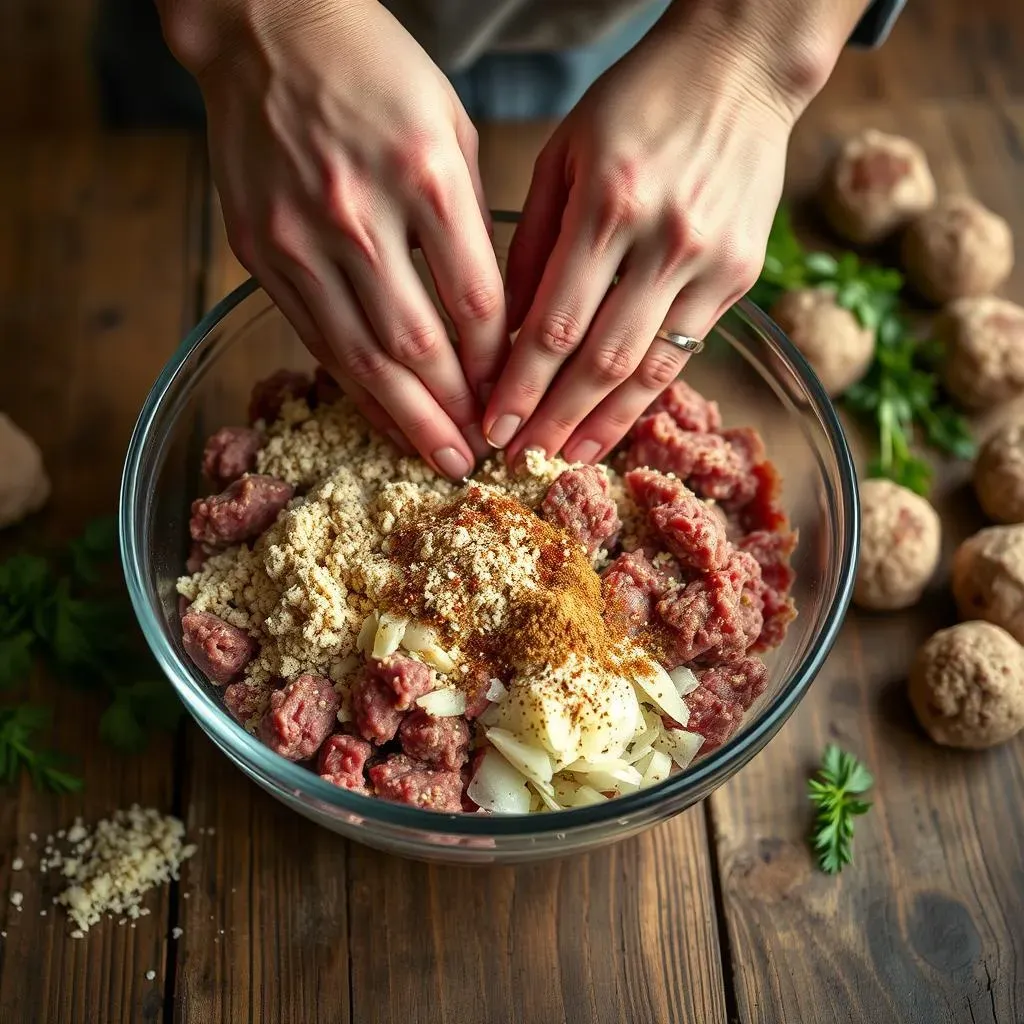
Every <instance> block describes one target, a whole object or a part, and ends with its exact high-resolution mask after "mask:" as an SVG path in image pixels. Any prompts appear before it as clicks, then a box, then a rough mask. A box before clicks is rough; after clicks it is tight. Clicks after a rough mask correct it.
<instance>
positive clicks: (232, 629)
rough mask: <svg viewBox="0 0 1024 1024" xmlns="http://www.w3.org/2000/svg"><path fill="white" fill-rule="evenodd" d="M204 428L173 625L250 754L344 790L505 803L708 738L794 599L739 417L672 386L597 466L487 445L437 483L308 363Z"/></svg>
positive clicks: (728, 717) (789, 548)
mask: <svg viewBox="0 0 1024 1024" xmlns="http://www.w3.org/2000/svg"><path fill="white" fill-rule="evenodd" d="M249 411H250V418H251V421H252V422H251V425H250V426H246V427H225V428H224V429H222V430H219V431H218V432H217V433H216V434H214V435H213V437H211V438H210V440H209V442H208V443H207V446H206V451H205V454H204V459H203V470H204V473H205V475H206V477H207V478H208V479H209V480H210V481H211V483H212V484H213V485H214V486H215V487H217V488H220V490H219V493H216V494H213V495H211V496H210V497H206V498H201V499H199V500H197V501H196V502H195V503H194V504H193V506H192V517H191V521H190V532H191V539H192V548H191V552H190V554H189V558H188V563H187V570H188V573H189V575H186V576H182V577H181V579H180V580H179V581H178V592H179V593H180V595H181V600H180V610H181V628H182V642H183V645H184V648H185V651H186V652H187V653H188V655H189V657H190V658H191V659H192V661H193V662H194V663H195V665H196V667H197V668H198V669H199V670H200V671H201V672H202V673H203V674H204V675H205V676H206V677H207V678H208V679H209V680H210V682H211V683H213V684H214V685H215V686H218V687H222V688H223V689H222V692H223V700H224V706H225V708H226V709H227V711H228V712H229V713H230V714H231V715H233V716H234V717H235V718H236V719H237V720H238V721H239V722H240V723H241V724H242V725H243V726H244V727H245V728H246V729H248V730H250V731H251V732H253V733H254V734H255V735H256V736H257V737H259V739H260V740H262V742H263V743H265V744H266V745H267V746H268V747H270V749H271V750H273V751H275V752H276V753H278V754H280V755H281V756H282V757H285V758H288V759H289V760H292V761H299V762H302V763H303V764H304V765H306V766H308V767H309V769H310V770H311V771H314V772H316V773H317V774H318V775H320V777H321V778H323V779H326V780H327V781H329V782H331V783H333V784H334V785H336V786H341V787H343V788H345V789H350V790H355V791H356V792H359V793H363V794H367V795H374V796H377V797H381V798H384V799H387V800H395V801H399V802H402V803H407V804H413V805H416V806H418V807H423V808H429V809H434V810H438V811H446V812H452V811H468V812H485V813H527V812H530V811H542V810H545V809H558V808H567V807H579V806H582V805H585V804H589V803H597V802H600V801H603V800H607V799H610V798H613V797H615V796H620V795H622V794H625V793H629V792H633V791H635V790H637V789H638V788H641V787H644V786H649V785H652V784H654V783H656V782H659V781H661V780H663V779H665V778H667V777H668V776H669V774H670V773H671V772H672V771H673V769H674V767H678V768H680V769H682V768H686V766H687V765H688V764H689V763H690V762H691V761H692V759H693V758H694V757H698V756H700V755H702V754H706V753H707V752H708V751H710V750H714V749H715V748H716V747H718V746H720V745H721V744H723V743H725V741H726V740H727V739H728V738H729V737H730V736H731V735H732V734H733V733H734V732H735V731H736V729H737V728H738V727H739V725H740V722H741V721H742V719H743V715H744V713H745V712H746V711H747V710H748V709H749V708H750V706H751V704H752V703H753V702H754V700H755V699H756V698H757V697H758V696H759V695H760V694H761V692H762V691H763V690H764V687H765V684H766V682H767V675H768V673H767V668H766V666H765V664H764V662H763V661H762V660H761V657H760V655H761V654H762V653H763V652H764V651H767V650H769V649H771V648H773V647H777V646H778V645H779V644H780V643H781V642H782V640H783V638H784V636H785V634H786V630H787V628H788V626H789V623H790V622H791V621H792V619H793V617H794V615H795V611H794V607H793V601H792V599H791V597H790V589H791V587H792V583H793V570H792V568H791V567H790V556H791V554H792V552H793V549H794V547H795V545H796V535H795V533H794V532H793V531H792V530H790V528H789V525H788V521H787V518H786V516H785V514H784V512H783V511H782V508H781V506H780V504H779V493H778V492H779V478H778V475H777V474H776V472H775V469H774V467H773V466H772V464H771V462H770V461H769V460H768V459H767V458H766V455H765V450H764V445H763V444H762V442H761V438H760V437H759V436H758V434H757V433H756V431H753V430H750V429H746V428H738V429H723V427H722V422H721V417H720V415H719V411H718V407H717V405H716V404H715V403H714V402H711V401H707V400H706V399H704V398H703V397H702V396H701V395H699V394H697V393H696V392H695V391H694V390H693V389H692V388H690V387H689V386H688V385H687V384H685V383H683V382H681V381H679V382H677V383H676V384H674V385H673V386H672V387H671V388H670V389H669V390H668V391H667V392H666V393H665V394H664V395H663V396H662V397H661V398H660V399H658V401H657V402H655V404H654V405H653V406H652V407H651V408H650V409H649V410H648V412H647V413H646V414H645V415H644V416H643V417H642V418H641V419H640V420H639V421H638V422H637V423H636V425H635V426H634V428H633V430H632V431H631V433H630V436H629V437H628V438H627V440H626V442H625V443H624V444H623V446H622V448H621V449H620V450H619V451H618V452H617V453H615V454H614V455H613V456H612V457H611V458H610V459H609V464H607V465H606V464H602V465H598V466H587V465H570V464H568V463H566V462H564V461H561V460H559V459H557V458H547V457H546V456H544V455H542V454H539V453H528V454H527V457H526V459H525V464H524V465H523V466H522V467H520V468H516V469H513V468H511V467H509V466H507V465H506V464H505V463H504V461H503V460H502V458H501V456H500V455H498V456H495V457H494V458H493V459H491V460H489V461H488V462H487V463H485V464H484V465H483V466H482V467H481V468H480V469H479V470H478V471H477V473H476V474H475V475H474V476H473V478H472V479H471V480H469V481H468V482H467V483H465V484H463V485H461V486H460V485H456V484H452V483H450V482H449V481H447V480H444V479H442V478H441V477H439V476H437V475H436V474H435V473H434V472H433V471H432V470H431V469H430V468H429V467H428V466H427V465H426V464H425V463H424V462H422V461H421V460H419V459H418V458H406V457H403V456H401V455H399V454H398V452H397V451H396V450H395V448H394V447H393V446H392V445H391V443H390V442H389V441H387V440H386V439H384V438H382V437H381V436H379V435H377V434H376V433H375V432H374V431H373V430H371V429H370V428H369V427H368V425H367V424H366V423H365V421H364V420H363V419H362V418H361V417H360V415H359V414H358V412H356V410H355V409H354V408H353V407H352V405H351V404H350V403H349V402H348V401H347V399H345V398H344V397H342V396H341V395H340V394H339V392H338V391H337V389H336V388H334V387H333V386H332V384H331V382H330V381H329V379H328V378H327V377H326V376H325V375H324V376H321V375H320V374H318V376H317V378H316V379H315V380H311V379H309V378H308V377H305V376H303V375H301V374H295V373H292V372H290V371H280V372H279V373H277V374H275V375H274V376H273V377H272V378H270V379H269V380H266V381H262V382H260V384H258V385H257V387H256V389H255V391H254V393H253V397H252V401H251V404H250V410H249Z"/></svg>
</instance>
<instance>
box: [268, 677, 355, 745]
mask: <svg viewBox="0 0 1024 1024" xmlns="http://www.w3.org/2000/svg"><path fill="white" fill-rule="evenodd" d="M337 716H338V695H337V693H335V690H334V684H333V683H332V682H331V681H330V680H329V679H326V678H325V677H324V676H314V675H303V676H299V678H298V679H296V680H295V682H293V683H289V684H288V685H287V686H285V687H284V688H283V689H280V690H274V692H273V693H271V695H270V707H269V708H267V711H266V714H265V715H264V716H263V720H262V721H261V722H260V725H259V737H260V739H261V740H263V742H264V743H265V744H266V745H267V746H268V747H270V749H271V750H273V751H274V753H275V754H280V755H281V756H282V757H286V758H288V760H289V761H305V760H306V759H307V758H310V757H312V756H313V755H314V754H315V753H316V752H317V751H318V750H319V749H320V744H321V743H323V741H324V740H325V739H327V737H328V736H329V735H330V733H331V730H332V729H333V728H334V726H335V724H336V723H337Z"/></svg>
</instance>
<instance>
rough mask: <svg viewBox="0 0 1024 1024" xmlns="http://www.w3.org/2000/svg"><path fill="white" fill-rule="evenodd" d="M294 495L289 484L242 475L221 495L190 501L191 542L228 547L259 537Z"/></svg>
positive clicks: (261, 477)
mask: <svg viewBox="0 0 1024 1024" xmlns="http://www.w3.org/2000/svg"><path fill="white" fill-rule="evenodd" d="M293 493H294V488H293V487H292V485H291V484H286V483H285V482H284V481H283V480H275V479H274V477H272V476H258V475H253V476H243V477H242V478H241V480H236V481H235V482H234V483H233V484H231V485H230V486H229V487H228V488H227V489H226V490H224V491H222V492H221V493H220V494H215V495H212V496H211V497H209V498H199V499H197V500H196V501H194V502H192V518H191V520H190V521H189V530H190V531H191V533H192V539H193V540H197V541H200V542H201V543H203V544H210V545H228V544H241V543H242V542H243V541H246V540H251V539H252V538H253V537H258V536H259V535H260V534H261V533H263V531H264V530H266V529H267V528H268V527H270V526H271V525H272V524H273V522H274V520H275V519H277V514H278V512H280V511H281V509H283V508H284V507H285V505H287V504H288V502H289V501H291V498H292V494H293Z"/></svg>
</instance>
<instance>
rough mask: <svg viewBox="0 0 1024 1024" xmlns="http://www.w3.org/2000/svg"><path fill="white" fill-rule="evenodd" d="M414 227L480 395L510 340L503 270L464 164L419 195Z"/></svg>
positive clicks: (494, 374) (492, 378) (492, 379)
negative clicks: (449, 176) (449, 178)
mask: <svg viewBox="0 0 1024 1024" xmlns="http://www.w3.org/2000/svg"><path fill="white" fill-rule="evenodd" d="M424 198H425V199H426V202H424V201H423V200H424ZM412 227H413V229H414V230H415V231H416V235H417V237H418V239H419V242H420V248H421V249H422V250H423V255H424V257H425V258H426V261H427V265H428V266H429V267H430V273H431V275H432V276H433V279H434V284H435V286H436V287H437V293H438V295H439V296H440V298H441V302H442V304H443V305H444V308H445V310H447V312H448V316H449V317H450V318H451V321H452V323H453V324H454V326H455V333H456V336H457V337H458V341H459V347H458V359H459V360H460V362H461V364H462V367H463V368H464V370H465V374H466V377H467V379H468V381H469V383H470V386H471V387H472V388H473V391H474V393H475V394H477V395H483V394H484V393H486V392H487V391H488V389H489V388H493V386H494V382H495V381H496V380H497V378H498V373H499V371H500V369H501V367H502V365H503V364H504V362H505V358H506V355H507V353H508V347H509V340H508V329H507V327H506V324H505V292H504V286H503V285H502V281H501V271H500V270H499V269H498V260H497V257H496V256H495V254H494V245H493V244H492V242H491V239H490V236H489V235H488V232H487V225H486V224H485V222H484V220H483V218H482V217H481V216H480V208H479V206H478V200H477V197H476V195H475V193H474V191H473V182H472V179H471V176H470V173H469V169H468V168H467V167H466V165H465V164H463V165H462V166H460V167H458V168H456V169H455V171H454V173H453V175H452V176H451V180H450V181H449V182H446V183H445V184H443V185H441V186H440V187H439V188H437V189H436V190H433V189H428V190H426V191H425V192H424V193H423V196H421V197H420V200H419V202H417V203H416V205H415V206H414V207H413V210H412Z"/></svg>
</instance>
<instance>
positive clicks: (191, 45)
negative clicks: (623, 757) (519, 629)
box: [160, 0, 865, 477]
mask: <svg viewBox="0 0 1024 1024" xmlns="http://www.w3.org/2000/svg"><path fill="white" fill-rule="evenodd" d="M438 2H439V3H440V2H441V0H438ZM493 2H494V3H495V4H496V6H499V7H500V6H503V5H504V6H509V3H511V4H512V6H516V4H517V3H518V4H521V3H522V2H523V0H493ZM421 6H423V5H422V4H421ZM426 6H427V7H430V6H432V5H431V4H429V3H427V4H426ZM483 6H487V5H486V4H484V5H483ZM598 6H600V7H602V8H604V9H607V7H608V5H607V4H606V3H605V4H601V5H598ZM634 6H635V5H634ZM160 7H161V15H162V19H163V24H164V29H165V33H166V35H167V38H168V41H169V43H170V45H171V48H172V50H173V51H174V52H175V55H176V56H177V57H178V59H179V60H180V61H181V62H182V63H183V64H184V65H185V66H186V67H187V68H188V69H189V70H190V71H191V72H192V73H193V74H194V75H195V76H196V78H197V80H198V82H199V84H200V86H201V88H202V91H203V96H204V100H205V103H206V107H207V113H208V122H209V140H210V152H211V161H212V166H213V172H214V177H215V179H216V183H217V186H218V189H219V192H220V195H221V199H222V203H223V207H224V216H225V221H226V224H227V228H228V234H229V238H230V241H231V244H232V247H233V249H234V250H235V253H236V254H237V256H238V257H239V259H240V260H241V262H242V263H243V264H244V265H245V267H246V268H247V269H248V270H249V271H250V272H251V273H252V274H253V275H254V276H255V277H256V278H257V279H258V280H259V281H260V283H261V284H262V285H263V287H264V288H265V289H266V291H267V292H268V293H269V294H270V296H271V297H272V298H273V300H274V301H275V302H276V303H277V304H278V306H279V307H280V308H281V310H282V312H283V313H284V314H285V316H287V318H288V319H289V320H290V321H291V323H292V325H293V326H294V327H295V329H296V331H297V332H298V333H299V335H300V337H301V338H302V340H303V341H304V342H305V344H306V346H307V347H308V348H309V349H310V351H311V352H312V353H313V354H314V355H315V356H316V357H317V358H318V359H319V360H320V361H321V362H322V363H323V364H324V366H325V367H327V369H329V370H330V371H331V373H332V374H334V375H335V376H336V377H337V379H338V381H339V383H340V384H341V386H342V387H343V388H344V389H345V390H346V391H347V392H348V393H349V394H350V395H351V396H352V398H353V400H354V401H355V402H356V404H357V405H358V406H359V408H360V409H361V410H362V411H363V413H364V414H365V415H366V416H367V418H368V419H369V420H370V422H371V423H373V424H374V425H375V426H376V427H377V428H378V429H380V430H381V431H383V432H385V433H387V434H389V435H390V436H391V437H392V438H393V439H394V440H395V441H396V443H398V444H399V445H400V446H401V447H403V448H404V449H406V450H409V446H410V444H411V445H412V446H414V447H415V448H416V449H417V450H418V451H419V452H420V454H421V455H422V456H423V457H424V458H425V459H426V460H427V461H428V462H430V463H431V464H432V465H433V466H434V467H435V468H436V469H438V470H439V471H440V472H442V473H443V474H445V475H447V476H450V477H461V476H463V475H465V474H467V473H468V472H469V471H470V470H471V467H472V465H473V463H474V462H475V461H476V459H477V458H478V457H479V456H481V455H483V454H485V453H486V451H487V442H490V444H491V445H493V446H495V447H503V448H506V450H507V454H508V457H509V458H510V459H515V458H518V457H519V455H520V454H521V453H522V452H523V451H524V450H525V449H526V448H527V447H537V448H542V449H544V450H545V451H546V452H548V453H549V454H553V453H555V452H558V451H563V452H564V454H565V455H566V457H567V458H569V459H572V460H576V461H582V462H593V461H595V460H596V459H599V458H601V457H602V456H603V455H605V454H606V453H607V452H608V451H609V449H610V448H612V447H613V446H614V445H615V444H616V443H617V442H618V441H619V440H620V439H621V437H622V436H623V435H624V434H625V432H626V430H627V429H628V427H629V426H630V425H631V424H632V423H633V421H634V420H635V419H636V418H637V416H638V415H639V414H640V413H641V412H642V411H643V409H644V408H645V407H646V406H647V405H648V404H649V403H650V402H651V401H652V400H653V399H654V398H655V397H656V396H657V395H658V394H659V393H660V392H661V391H662V390H663V389H664V388H665V387H667V386H668V384H669V383H670V382H671V381H672V380H673V379H674V378H675V377H676V375H677V374H678V373H679V371H680V370H681V369H682V368H683V365H684V364H685V362H686V359H687V358H688V353H687V351H686V346H687V344H688V342H687V341H686V339H701V338H703V336H704V335H705V334H706V333H707V332H708V330H709V329H710V328H711V327H712V326H713V324H714V323H715V321H716V320H717V319H718V317H719V316H720V315H721V314H722V313H723V312H724V310H725V309H726V308H728V306H730V305H731V304H732V303H733V302H735V301H736V299H738V298H739V297H740V296H741V295H743V293H744V292H745V291H746V290H747V289H748V288H749V287H750V286H751V285H752V284H753V282H754V280H755V278H756V276H757V274H758V272H759V269H760V266H761V262H762V258H763V254H764V246H765V242H766V239H767V236H768V230H769V227H770V225H771V221H772V216H773V214H774V212H775V208H776V206H777V204H778V200H779V196H780V193H781V188H782V178H783V169H784V162H785V153H786V145H787V141H788V138H789V133H790V130H791V128H792V126H793V123H794V121H795V120H796V118H797V117H798V116H799V114H800V113H801V111H802V110H803V108H804V107H805V106H806V104H807V103H808V102H809V101H810V99H811V98H812V97H813V96H814V94H815V93H816V92H817V91H818V89H820V87H821V86H822V85H823V84H824V82H825V80H826V79H827V77H828V74H829V72H830V71H831V69H832V66H833V64H834V63H835V60H836V58H837V57H838V54H839V52H840V51H841V49H842V47H843V45H844V43H845V42H846V39H847V37H848V36H849V34H850V31H851V30H852V29H853V27H854V25H855V23H856V22H857V19H858V17H859V16H860V15H861V14H862V13H863V9H864V7H865V2H864V0H842V2H836V3H834V4H829V5H821V4H819V3H817V2H816V0H772V2H768V0H762V2H755V0H744V2H740V3H732V2H729V3H727V2H725V0H676V2H675V3H673V4H672V5H671V6H670V7H669V9H668V10H667V12H666V13H665V14H664V16H663V17H662V18H661V20H660V21H659V22H658V24H657V25H656V27H655V28H654V29H653V30H652V31H651V32H650V33H648V35H647V36H646V37H645V38H644V39H643V40H642V41H641V42H640V43H639V44H638V45H637V46H636V47H635V48H634V49H633V50H632V52H630V53H629V54H628V55H627V56H626V57H625V58H623V59H622V60H621V61H619V62H618V63H617V64H616V65H614V66H613V67H612V68H611V69H610V70H609V71H607V72H606V73H605V74H604V75H602V76H601V77H600V78H599V79H598V80H597V81H596V82H595V83H594V85H593V86H592V87H591V88H590V90H589V91H588V92H587V94H586V95H585V96H584V98H583V99H582V100H581V101H580V103H579V104H577V106H576V107H575V108H574V109H573V110H572V112H571V113H570V114H569V116H568V117H567V118H566V119H565V120H564V121H563V122H562V124H561V125H560V126H559V127H558V129H557V130H556V131H555V133H554V135H553V137H552V138H551V141H550V142H549V143H548V144H547V146H546V147H545V149H544V151H543V152H542V153H541V155H540V157H539V159H538V161H537V165H536V168H535V171H534V177H533V181H532V184H531V186H530V190H529V195H528V198H527V201H526V204H525V207H524V211H523V218H522V221H521V223H520V225H519V227H518V230H517V232H516V234H515V237H514V239H513V243H512V247H511V250H510V253H509V265H508V275H507V288H508V291H507V299H506V295H505V291H504V288H503V285H502V281H501V277H500V273H499V270H498V266H497V262H496V259H495V256H494V253H493V249H492V247H491V243H490V239H489V234H488V229H489V224H488V214H487V205H486V200H485V197H484V193H483V187H482V185H481V181H480V174H479V170H478V167H477V156H476V131H475V129H474V127H473V125H472V123H471V122H470V119H469V117H468V116H467V114H466V113H465V110H464V109H463V106H462V104H461V103H460V101H459V98H458V96H457V95H456V93H455V91H454V89H453V88H452V86H451V85H450V84H449V81H448V79H447V78H446V77H445V75H444V74H443V73H442V71H441V70H440V69H439V68H438V67H437V66H436V65H435V64H434V63H433V62H432V60H431V58H430V57H429V56H428V54H427V53H426V52H425V51H424V50H423V49H422V48H421V47H420V45H419V44H418V43H417V42H416V41H415V40H414V39H413V37H412V35H410V34H409V33H408V32H407V31H406V29H405V28H404V27H403V26H402V24H401V23H400V22H399V21H398V20H397V19H396V18H395V17H393V16H392V14H391V13H389V11H388V10H386V9H385V7H384V6H383V5H381V4H380V3H378V2H376V0H160ZM537 16H538V17H540V18H543V17H545V16H546V15H545V14H544V13H543V12H539V13H538V15H537ZM551 16H552V17H555V16H556V15H554V14H552V15H551ZM414 246H418V247H419V248H420V249H421V250H422V252H423V255H424V257H425V258H426V261H427V263H428V265H429V267H430V271H431V273H432V275H433V278H434V281H435V283H436V285H437V290H438V293H439V295H440V297H441V300H442V302H443V304H444V308H445V310H446V311H447V313H448V315H449V316H450V318H451V320H452V322H453V324H454V325H455V330H456V333H457V337H458V345H457V347H455V346H453V345H452V343H451V342H450V341H449V339H448V337H447V335H446V333H445V329H444V326H443V324H442V322H441V318H440V317H439V315H438V313H437V311H436V309H435V308H434V307H433V305H432V303H431V301H430V299H429V298H428V295H427V292H426V290H425V289H424V287H423V285H422V283H421V281H420V280H419V278H418V277H417V275H416V272H415V270H414V267H413V263H412V258H411V248H412V247H414ZM613 282H614V283H613ZM516 330H518V331H519V334H518V336H517V340H516V344H515V346H514V347H511V348H510V346H509V332H510V331H512V332H514V331H516ZM659 330H661V331H663V332H665V333H667V334H668V337H669V340H662V339H661V338H658V337H656V335H657V334H658V332H659ZM675 336H678V337H675ZM673 339H674V342H673ZM680 340H681V346H680ZM690 347H691V348H692V347H693V346H692V345H690ZM485 438H486V441H485Z"/></svg>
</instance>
